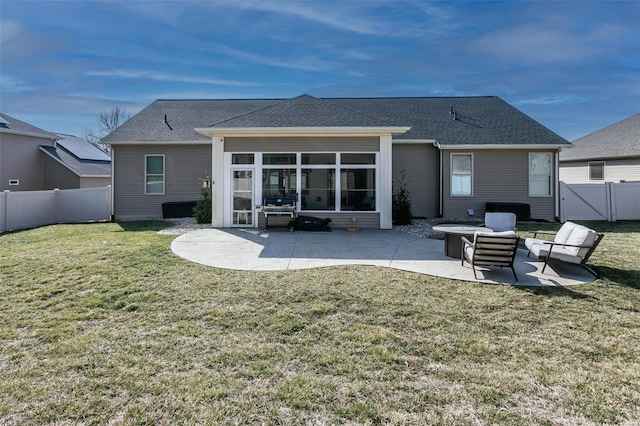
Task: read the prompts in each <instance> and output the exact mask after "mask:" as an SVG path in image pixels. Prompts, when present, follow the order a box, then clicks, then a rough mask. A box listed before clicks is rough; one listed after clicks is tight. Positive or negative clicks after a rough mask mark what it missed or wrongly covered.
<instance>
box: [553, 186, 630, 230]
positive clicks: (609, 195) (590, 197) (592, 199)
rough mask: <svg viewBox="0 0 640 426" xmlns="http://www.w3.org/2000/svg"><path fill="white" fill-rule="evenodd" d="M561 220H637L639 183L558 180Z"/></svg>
mask: <svg viewBox="0 0 640 426" xmlns="http://www.w3.org/2000/svg"><path fill="white" fill-rule="evenodd" d="M560 203H561V204H560V220H561V221H562V222H564V221H567V220H608V221H616V220H640V182H624V183H613V182H605V183H603V184H591V183H572V184H566V183H564V182H560Z"/></svg>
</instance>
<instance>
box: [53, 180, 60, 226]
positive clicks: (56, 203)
mask: <svg viewBox="0 0 640 426" xmlns="http://www.w3.org/2000/svg"><path fill="white" fill-rule="evenodd" d="M53 211H54V212H55V213H54V215H53V220H54V222H53V223H60V188H53Z"/></svg>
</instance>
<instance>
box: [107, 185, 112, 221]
mask: <svg viewBox="0 0 640 426" xmlns="http://www.w3.org/2000/svg"><path fill="white" fill-rule="evenodd" d="M111 191H112V188H111V185H107V222H111V221H112V220H113V218H112V217H111V212H112V211H113V206H112V205H111V202H112V200H113V196H112V195H111Z"/></svg>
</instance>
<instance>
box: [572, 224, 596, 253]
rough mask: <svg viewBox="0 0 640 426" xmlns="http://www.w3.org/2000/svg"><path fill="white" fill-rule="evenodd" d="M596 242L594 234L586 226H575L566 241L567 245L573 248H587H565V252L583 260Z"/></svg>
mask: <svg viewBox="0 0 640 426" xmlns="http://www.w3.org/2000/svg"><path fill="white" fill-rule="evenodd" d="M595 240H596V232H595V231H593V230H592V229H589V228H587V227H586V226H582V225H576V226H575V227H574V228H573V230H572V231H571V235H570V236H569V238H568V239H567V244H571V245H575V246H588V247H584V248H578V247H567V250H568V251H569V252H571V253H573V254H575V255H576V256H578V257H580V258H584V257H585V256H586V255H587V253H589V248H590V247H591V246H592V245H593V243H594V241H595Z"/></svg>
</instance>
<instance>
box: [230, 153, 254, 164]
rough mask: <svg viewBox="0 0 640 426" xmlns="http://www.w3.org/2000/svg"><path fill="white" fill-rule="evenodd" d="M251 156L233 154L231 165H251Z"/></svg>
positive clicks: (252, 156)
mask: <svg viewBox="0 0 640 426" xmlns="http://www.w3.org/2000/svg"><path fill="white" fill-rule="evenodd" d="M253 158H254V155H253V154H233V155H232V156H231V164H253Z"/></svg>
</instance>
